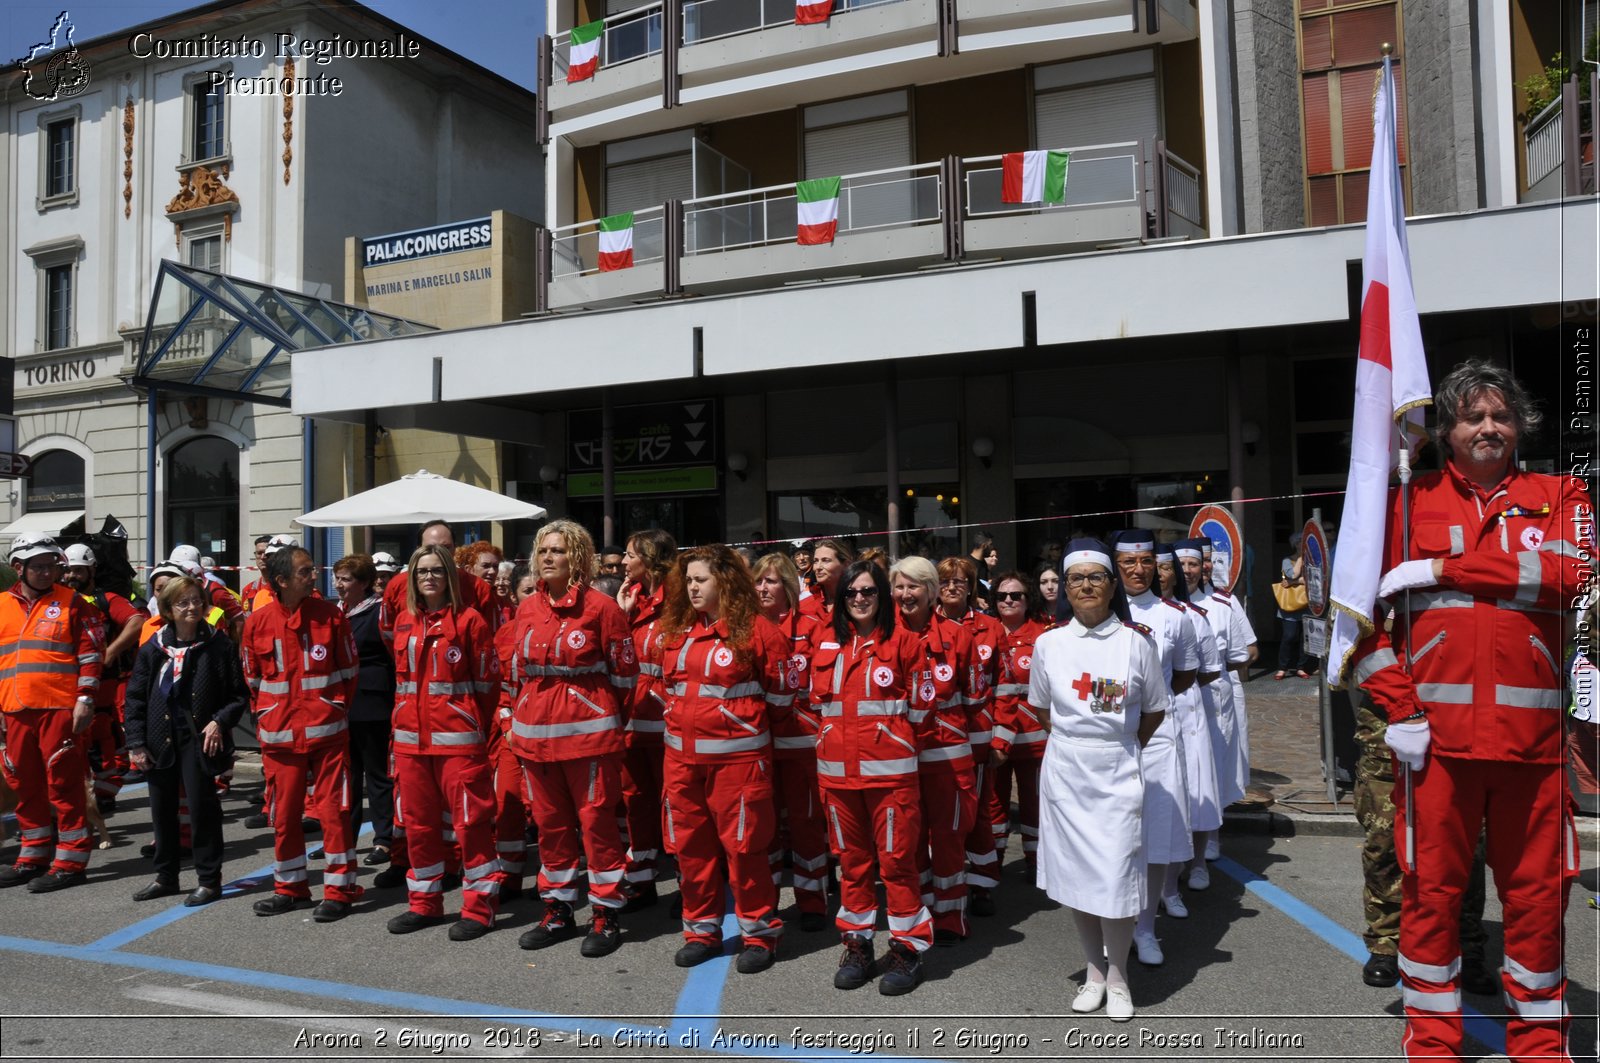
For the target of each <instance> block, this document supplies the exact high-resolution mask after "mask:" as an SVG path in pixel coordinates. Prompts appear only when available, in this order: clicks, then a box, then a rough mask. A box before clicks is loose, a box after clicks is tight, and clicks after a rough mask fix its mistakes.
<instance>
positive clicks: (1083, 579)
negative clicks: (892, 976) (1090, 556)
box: [1067, 572, 1111, 587]
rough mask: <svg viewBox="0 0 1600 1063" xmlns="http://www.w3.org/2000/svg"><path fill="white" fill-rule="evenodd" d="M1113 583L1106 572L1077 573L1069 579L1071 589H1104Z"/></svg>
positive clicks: (1068, 583) (1068, 584)
mask: <svg viewBox="0 0 1600 1063" xmlns="http://www.w3.org/2000/svg"><path fill="white" fill-rule="evenodd" d="M1110 582H1111V577H1110V576H1109V575H1107V574H1106V573H1104V572H1089V573H1083V572H1075V573H1073V574H1072V575H1070V576H1068V577H1067V586H1069V587H1083V586H1089V587H1104V586H1105V585H1106V584H1107V583H1110Z"/></svg>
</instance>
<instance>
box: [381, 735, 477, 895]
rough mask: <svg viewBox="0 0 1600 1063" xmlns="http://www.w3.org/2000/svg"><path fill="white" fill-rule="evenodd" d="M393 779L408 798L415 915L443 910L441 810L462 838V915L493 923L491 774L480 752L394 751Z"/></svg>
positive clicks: (409, 886) (409, 881)
mask: <svg viewBox="0 0 1600 1063" xmlns="http://www.w3.org/2000/svg"><path fill="white" fill-rule="evenodd" d="M394 763H395V770H396V775H395V782H396V784H397V785H398V788H399V791H400V793H401V794H402V795H403V796H404V798H405V802H406V811H407V820H408V822H407V823H406V847H407V854H408V856H409V857H410V861H411V864H410V866H411V870H410V871H408V872H407V873H406V896H407V899H408V900H409V902H410V904H411V910H412V911H413V912H416V913H417V914H418V915H443V914H444V870H445V867H444V864H445V849H446V844H447V843H446V842H445V825H444V824H445V819H444V814H445V810H446V809H448V810H450V813H451V821H452V822H453V823H454V825H455V833H456V836H457V837H458V838H459V839H460V841H461V854H462V855H461V864H462V866H461V916H462V918H463V919H471V920H473V921H474V922H478V923H482V924H484V925H485V926H493V925H494V913H495V911H496V910H497V909H498V908H499V906H500V875H499V871H500V862H499V860H498V859H497V858H496V856H495V841H494V837H495V826H494V773H493V770H492V769H491V768H490V767H489V762H488V759H487V758H486V757H483V756H411V755H409V754H406V753H396V754H395V757H394Z"/></svg>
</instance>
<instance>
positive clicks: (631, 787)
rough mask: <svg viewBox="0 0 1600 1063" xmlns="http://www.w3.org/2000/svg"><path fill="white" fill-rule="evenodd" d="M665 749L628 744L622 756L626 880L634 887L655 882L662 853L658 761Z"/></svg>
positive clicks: (660, 780)
mask: <svg viewBox="0 0 1600 1063" xmlns="http://www.w3.org/2000/svg"><path fill="white" fill-rule="evenodd" d="M653 737H655V738H659V737H660V736H659V735H655V736H653ZM665 749H666V747H665V746H663V745H662V744H661V743H660V742H659V741H656V742H642V743H637V744H635V743H631V742H630V743H629V745H628V749H627V752H625V753H624V754H623V760H622V802H623V807H624V809H625V812H624V815H625V817H626V819H627V823H628V871H627V876H626V877H627V880H628V881H629V882H632V883H635V884H643V883H647V882H654V881H655V880H656V858H657V857H658V856H660V854H661V789H662V776H663V771H662V766H661V758H662V755H663V754H664V752H665Z"/></svg>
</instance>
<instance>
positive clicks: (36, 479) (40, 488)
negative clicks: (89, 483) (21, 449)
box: [28, 450, 83, 513]
mask: <svg viewBox="0 0 1600 1063" xmlns="http://www.w3.org/2000/svg"><path fill="white" fill-rule="evenodd" d="M82 508H83V459H82V458H80V457H78V455H76V454H74V453H72V452H71V451H69V450H47V451H45V452H44V453H43V454H40V455H39V456H38V457H36V458H34V459H33V472H32V473H31V474H30V475H29V476H28V512H29V513H38V512H41V511H49V512H55V511H57V510H70V509H82Z"/></svg>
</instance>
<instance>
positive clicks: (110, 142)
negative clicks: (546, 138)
mask: <svg viewBox="0 0 1600 1063" xmlns="http://www.w3.org/2000/svg"><path fill="white" fill-rule="evenodd" d="M40 30H41V37H44V36H45V31H46V30H48V31H49V32H50V33H51V34H52V35H53V37H54V43H55V48H54V49H47V50H45V51H42V52H40V53H39V54H38V55H37V56H36V57H28V58H25V59H24V60H23V61H21V62H19V63H17V64H14V65H12V66H9V67H5V68H0V84H3V85H5V86H6V89H5V96H4V102H3V105H0V106H3V109H4V114H5V122H4V123H3V125H0V201H3V202H4V204H5V212H6V225H5V226H4V231H3V232H0V246H3V249H4V254H3V255H0V289H3V290H4V292H5V293H6V303H7V307H8V312H7V314H6V315H5V318H4V321H5V326H4V327H5V331H4V335H3V346H4V350H5V353H7V354H8V355H9V356H11V357H12V358H13V359H14V360H15V394H16V399H15V407H16V408H15V414H16V419H17V432H16V438H17V446H18V449H19V451H21V452H22V453H24V454H27V455H29V456H30V457H32V458H33V472H32V475H31V477H29V478H25V479H23V480H20V481H17V482H16V483H15V484H14V485H13V488H14V489H13V491H12V492H11V494H10V497H9V499H0V501H3V502H4V504H0V515H3V516H4V518H5V521H6V528H5V530H4V531H3V532H0V538H5V537H9V536H10V535H14V534H17V533H19V532H20V531H23V530H28V529H33V530H42V531H50V532H55V531H59V530H60V529H61V528H62V527H63V526H65V525H67V524H68V523H70V522H71V521H72V520H75V519H76V518H77V517H78V516H79V515H82V516H83V518H84V520H85V522H86V524H87V525H88V526H89V528H90V530H94V529H97V528H98V527H99V526H100V523H101V521H102V520H103V519H104V518H105V517H106V516H115V517H117V518H118V519H120V520H121V521H122V523H123V524H124V525H125V526H126V527H127V528H128V530H129V533H130V540H131V541H130V553H131V554H132V555H133V556H134V557H135V558H144V557H146V556H147V555H149V554H152V553H153V554H156V555H159V556H165V555H166V552H167V551H168V550H170V549H171V547H172V546H174V545H176V544H177V543H179V542H189V543H194V544H196V545H198V546H199V547H200V549H201V551H202V552H203V553H207V554H210V555H212V556H214V557H215V559H216V561H217V562H218V564H219V565H222V566H231V565H238V564H240V563H241V559H242V558H243V559H247V558H248V557H249V555H250V542H251V540H252V539H253V538H254V537H255V536H256V535H260V534H267V533H275V532H283V531H290V530H293V529H292V526H291V524H290V520H291V518H292V517H294V516H296V515H298V514H299V513H301V512H303V511H304V508H305V503H306V501H307V493H306V490H305V485H306V484H308V483H316V484H320V485H322V486H320V487H319V488H318V490H317V491H316V492H315V493H314V495H315V501H316V502H318V503H320V502H322V501H327V500H331V497H337V496H338V493H339V492H342V491H343V490H344V487H345V484H344V482H343V480H342V478H341V477H339V476H338V475H337V473H338V472H339V469H340V464H339V462H340V459H341V448H342V441H341V440H339V439H338V438H337V437H335V439H334V440H333V442H332V443H331V444H330V445H326V446H324V448H323V449H324V450H326V451H331V453H325V454H322V455H320V456H319V454H318V451H317V449H316V445H315V443H312V442H311V441H310V438H309V436H308V433H307V432H306V431H305V429H304V426H303V420H302V418H301V417H299V416H298V415H297V414H295V413H294V412H291V411H290V410H289V409H288V408H287V402H286V401H285V402H284V403H283V404H282V405H281V406H278V405H272V404H270V403H263V402H260V401H253V393H252V390H251V388H250V387H241V388H234V387H231V386H230V387H228V388H215V387H207V386H203V385H197V386H187V385H185V383H184V380H183V376H184V374H183V373H181V372H172V373H168V374H165V381H166V386H164V387H163V388H162V390H160V391H159V392H157V393H156V395H155V401H154V402H150V401H148V399H149V396H148V394H147V393H146V392H144V391H138V390H135V389H134V388H133V387H131V386H130V383H129V381H130V380H131V379H132V378H134V377H135V376H136V375H137V374H138V371H139V356H140V351H141V347H142V346H143V345H144V344H145V341H146V339H147V337H146V331H147V325H149V324H151V323H165V324H168V325H169V327H170V323H172V322H174V321H177V320H181V319H184V318H185V316H186V315H188V312H189V310H191V309H193V310H195V312H196V314H199V315H201V317H200V319H193V318H192V317H191V328H190V330H189V331H188V332H186V334H185V335H186V336H187V337H192V338H193V340H194V343H195V344H196V346H195V347H194V349H193V350H169V351H168V356H167V359H166V364H167V367H168V368H169V369H172V368H174V367H176V368H177V369H182V368H183V367H184V365H185V364H188V365H191V366H192V367H193V368H194V369H195V370H196V376H195V377H194V378H193V379H195V380H199V379H201V377H200V376H199V375H198V374H199V370H200V368H201V367H202V366H206V365H209V364H210V362H211V361H212V360H213V356H221V355H222V354H223V352H224V349H225V348H227V347H228V346H229V345H230V344H233V343H234V340H233V338H232V337H233V335H234V333H233V326H234V325H236V324H237V321H236V320H234V319H231V318H227V317H226V316H218V317H216V319H215V320H212V321H209V322H207V321H205V320H204V319H203V318H204V315H206V314H209V313H213V311H214V308H212V307H209V306H207V307H206V308H203V309H201V308H200V303H201V302H203V300H199V299H197V298H196V297H195V296H194V295H193V294H191V293H188V292H186V291H185V290H183V289H182V288H181V286H180V285H177V284H169V285H168V286H167V288H165V289H163V290H162V291H163V294H162V296H161V298H162V300H164V301H167V302H168V303H169V305H165V306H159V307H157V306H152V301H153V299H154V298H155V290H156V280H157V277H158V275H159V274H160V272H161V269H160V267H161V263H162V261H163V260H173V261H177V262H181V263H183V264H185V265H188V266H193V267H196V268H197V269H199V270H202V271H206V272H208V273H210V274H220V275H227V276H232V277H237V278H242V279H245V280H248V281H250V282H252V283H254V284H259V285H265V286H270V287H272V288H277V289H283V290H286V291H289V292H298V293H305V294H306V295H307V296H309V297H311V298H312V299H313V300H315V299H326V300H337V299H342V297H343V282H344V276H345V247H344V244H345V238H346V236H347V235H348V234H349V233H351V232H352V231H367V232H375V233H376V232H391V231H395V230H398V229H404V228H409V227H413V226H421V225H429V224H433V223H435V222H437V221H439V220H443V219H450V218H456V217H463V216H472V215H475V214H487V213H489V212H490V211H491V210H495V209H502V208H507V209H520V210H522V211H523V212H525V213H530V212H531V213H536V212H537V210H538V209H539V204H540V203H541V201H542V191H541V189H540V182H541V177H540V174H541V168H542V160H541V153H540V149H539V146H538V144H537V143H536V141H535V138H534V127H535V116H536V112H535V107H534V103H533V97H532V95H531V94H530V93H528V92H526V91H525V90H523V89H521V88H519V87H518V86H516V85H513V84H511V83H510V82H507V81H505V80H504V79H503V78H500V77H498V76H496V75H494V74H492V73H490V72H488V71H486V70H484V69H482V68H480V67H477V66H476V65H474V64H472V63H469V62H467V61H466V60H464V59H462V58H460V57H459V56H456V55H454V54H453V53H451V52H449V51H447V50H445V49H443V48H441V47H439V46H438V45H435V44H433V43H432V42H430V41H427V40H424V39H420V38H418V37H417V36H416V35H415V34H413V33H411V32H410V31H408V30H406V29H405V28H404V27H402V26H400V25H398V24H396V23H394V22H392V21H390V20H388V19H387V18H384V17H383V16H380V15H378V14H377V13H375V12H373V11H370V10H368V9H367V8H364V7H362V6H361V5H359V4H356V3H347V2H342V0H336V2H332V3H318V4H315V5H311V4H304V3H294V2H289V0H265V2H263V0H224V2H220V3H213V4H210V5H208V6H205V7H201V8H197V9H195V10H193V11H190V12H185V13H183V14H180V15H177V16H173V17H172V18H169V19H164V20H161V21H159V22H154V23H150V24H146V25H143V26H138V27H133V28H131V29H128V30H125V31H122V32H119V33H116V34H111V35H108V36H105V37H101V38H98V39H96V40H93V41H88V42H83V41H74V40H72V38H71V36H70V33H71V28H70V26H66V25H59V24H58V25H57V26H56V27H54V28H53V29H52V28H50V27H40ZM62 71H67V72H73V71H80V72H81V76H78V77H76V78H75V79H72V80H68V79H66V78H64V77H63V75H62ZM40 97H44V98H40ZM50 97H54V98H50ZM203 337H204V338H205V339H202V338H203ZM162 338H163V336H162V335H160V334H158V335H156V336H155V337H154V341H155V342H156V343H159V342H160V341H161V340H162ZM242 351H243V349H242V347H241V346H234V347H233V350H232V351H231V352H228V354H229V356H239V357H245V355H244V354H243V353H242ZM246 360H248V359H246ZM274 373H276V374H277V375H278V377H279V379H280V382H281V383H280V386H279V387H278V388H277V389H276V392H277V395H278V396H281V395H282V394H283V392H284V390H285V387H286V385H287V381H288V373H287V370H286V369H285V368H284V367H283V366H282V364H281V363H280V364H279V365H278V367H277V368H276V369H274V370H271V371H269V372H267V373H266V374H265V375H264V376H258V377H255V378H253V380H254V383H255V384H257V385H259V384H260V383H261V382H262V381H263V380H268V379H270V378H271V377H272V375H273V374H274ZM247 375H248V374H240V375H239V376H238V377H237V378H236V382H237V381H242V380H243V379H244V378H245V376H247ZM152 414H153V416H152ZM308 444H309V445H308ZM319 473H320V475H319ZM152 483H153V495H154V501H155V504H154V506H150V505H149V497H150V492H151V485H152ZM7 506H9V509H7V508H6V507H7Z"/></svg>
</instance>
